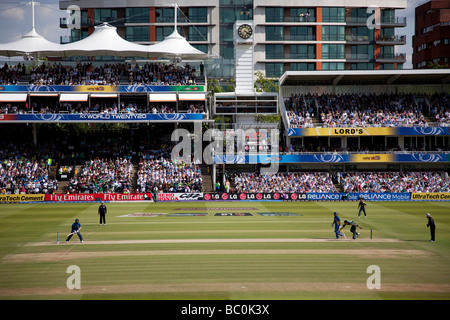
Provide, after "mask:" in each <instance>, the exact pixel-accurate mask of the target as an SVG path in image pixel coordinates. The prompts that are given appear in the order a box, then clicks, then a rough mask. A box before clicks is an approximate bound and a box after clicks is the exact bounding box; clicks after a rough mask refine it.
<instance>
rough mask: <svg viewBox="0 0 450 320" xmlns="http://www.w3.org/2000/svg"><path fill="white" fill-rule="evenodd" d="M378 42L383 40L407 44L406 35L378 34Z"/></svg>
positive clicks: (384, 41)
mask: <svg viewBox="0 0 450 320" xmlns="http://www.w3.org/2000/svg"><path fill="white" fill-rule="evenodd" d="M375 41H376V42H383V43H391V44H401V43H403V44H405V43H406V36H398V35H397V36H383V35H378V37H377V38H376V39H375Z"/></svg>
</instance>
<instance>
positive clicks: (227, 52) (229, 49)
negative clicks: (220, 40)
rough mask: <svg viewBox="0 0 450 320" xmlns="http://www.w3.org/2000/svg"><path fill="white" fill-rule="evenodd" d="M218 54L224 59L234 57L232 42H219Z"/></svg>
mask: <svg viewBox="0 0 450 320" xmlns="http://www.w3.org/2000/svg"><path fill="white" fill-rule="evenodd" d="M220 56H221V57H222V58H224V59H229V60H233V59H234V47H233V45H232V44H229V45H227V44H221V45H220Z"/></svg>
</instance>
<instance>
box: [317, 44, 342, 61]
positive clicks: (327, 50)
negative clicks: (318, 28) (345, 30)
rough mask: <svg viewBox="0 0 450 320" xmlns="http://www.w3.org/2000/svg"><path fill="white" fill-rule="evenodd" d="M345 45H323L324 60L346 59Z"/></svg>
mask: <svg viewBox="0 0 450 320" xmlns="http://www.w3.org/2000/svg"><path fill="white" fill-rule="evenodd" d="M344 50H345V46H344V45H343V44H322V59H344V58H345V55H344Z"/></svg>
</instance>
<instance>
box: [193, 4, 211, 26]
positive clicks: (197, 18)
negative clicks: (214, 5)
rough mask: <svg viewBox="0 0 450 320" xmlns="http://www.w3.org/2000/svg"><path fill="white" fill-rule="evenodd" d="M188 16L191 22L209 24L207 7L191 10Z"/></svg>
mask: <svg viewBox="0 0 450 320" xmlns="http://www.w3.org/2000/svg"><path fill="white" fill-rule="evenodd" d="M188 15H189V21H190V22H199V23H201V22H208V11H207V10H206V8H205V7H198V8H189V10H188Z"/></svg>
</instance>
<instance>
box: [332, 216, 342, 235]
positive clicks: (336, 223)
mask: <svg viewBox="0 0 450 320" xmlns="http://www.w3.org/2000/svg"><path fill="white" fill-rule="evenodd" d="M331 226H334V233H335V234H336V239H339V236H341V237H342V236H343V234H342V233H341V232H339V227H340V226H341V218H339V214H338V213H337V212H335V213H334V220H333V223H332V224H331Z"/></svg>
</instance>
